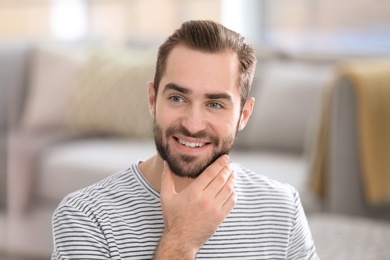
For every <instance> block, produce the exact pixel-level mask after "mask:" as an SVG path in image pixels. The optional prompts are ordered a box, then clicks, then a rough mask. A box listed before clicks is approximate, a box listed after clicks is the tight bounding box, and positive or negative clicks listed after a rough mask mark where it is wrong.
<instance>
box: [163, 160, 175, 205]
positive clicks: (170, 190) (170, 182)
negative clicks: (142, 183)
mask: <svg viewBox="0 0 390 260" xmlns="http://www.w3.org/2000/svg"><path fill="white" fill-rule="evenodd" d="M175 194H176V189H175V182H174V179H173V172H172V171H171V168H169V165H168V163H167V162H165V161H164V166H163V172H162V175H161V191H160V196H161V198H163V197H164V198H170V197H172V196H173V195H175Z"/></svg>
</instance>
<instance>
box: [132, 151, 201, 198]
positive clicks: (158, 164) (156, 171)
mask: <svg viewBox="0 0 390 260" xmlns="http://www.w3.org/2000/svg"><path fill="white" fill-rule="evenodd" d="M163 165H164V161H163V159H162V158H161V157H160V155H159V154H156V155H154V156H152V157H151V158H149V159H148V160H146V161H144V162H141V163H140V164H139V166H138V167H139V169H140V171H141V173H142V175H143V176H144V177H145V179H146V180H147V181H148V182H149V183H150V184H151V185H152V186H153V188H155V189H156V190H157V191H158V192H160V191H161V174H162V171H163ZM174 181H175V188H176V192H178V193H179V192H180V191H182V190H183V189H184V188H185V187H187V186H188V185H189V184H190V183H191V182H192V181H193V179H190V178H181V177H178V176H175V177H174Z"/></svg>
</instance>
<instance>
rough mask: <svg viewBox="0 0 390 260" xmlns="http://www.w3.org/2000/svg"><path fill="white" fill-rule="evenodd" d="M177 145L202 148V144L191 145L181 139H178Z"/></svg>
mask: <svg viewBox="0 0 390 260" xmlns="http://www.w3.org/2000/svg"><path fill="white" fill-rule="evenodd" d="M179 143H181V144H182V145H185V146H188V147H202V146H204V143H191V142H186V141H184V140H182V139H179Z"/></svg>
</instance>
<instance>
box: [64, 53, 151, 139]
mask: <svg viewBox="0 0 390 260" xmlns="http://www.w3.org/2000/svg"><path fill="white" fill-rule="evenodd" d="M155 56H156V55H155V53H154V51H150V50H145V49H138V50H136V49H134V50H132V49H114V48H110V49H109V48H99V49H97V50H95V51H94V53H93V54H91V57H90V60H89V62H88V64H87V66H86V70H85V74H84V76H83V78H82V80H81V81H80V84H79V85H78V86H77V88H76V89H75V93H74V94H73V99H72V101H71V102H70V104H69V105H70V110H69V113H68V115H67V120H66V121H67V125H68V126H69V127H70V129H72V130H73V131H76V132H78V133H82V134H90V135H91V134H92V135H97V134H103V135H111V136H124V137H125V136H126V137H134V138H150V137H152V136H153V120H152V117H151V115H150V114H149V107H148V95H147V94H148V84H147V83H148V81H152V80H153V78H154V68H155V65H154V62H155Z"/></svg>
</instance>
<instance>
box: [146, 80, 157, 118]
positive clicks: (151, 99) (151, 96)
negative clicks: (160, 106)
mask: <svg viewBox="0 0 390 260" xmlns="http://www.w3.org/2000/svg"><path fill="white" fill-rule="evenodd" d="M148 101H149V113H150V115H151V116H152V117H153V118H154V116H155V112H156V111H155V108H156V92H155V90H154V84H153V82H151V81H149V82H148Z"/></svg>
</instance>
